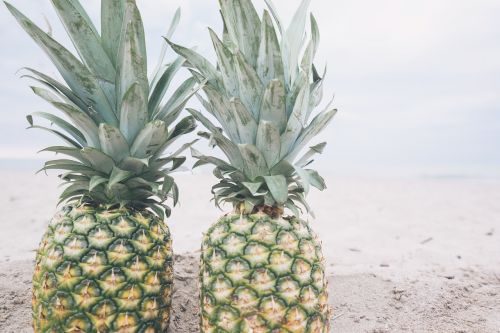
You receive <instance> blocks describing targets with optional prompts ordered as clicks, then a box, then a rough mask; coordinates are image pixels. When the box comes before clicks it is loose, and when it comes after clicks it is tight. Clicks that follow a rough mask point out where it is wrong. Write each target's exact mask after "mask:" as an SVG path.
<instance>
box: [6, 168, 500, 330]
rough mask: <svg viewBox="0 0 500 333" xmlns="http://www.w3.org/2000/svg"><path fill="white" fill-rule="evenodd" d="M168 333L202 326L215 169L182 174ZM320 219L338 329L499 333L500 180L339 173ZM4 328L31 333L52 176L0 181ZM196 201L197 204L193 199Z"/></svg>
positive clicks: (319, 207) (18, 175)
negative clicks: (201, 271) (200, 282)
mask: <svg viewBox="0 0 500 333" xmlns="http://www.w3.org/2000/svg"><path fill="white" fill-rule="evenodd" d="M178 179H179V186H180V187H181V190H184V191H183V192H182V200H183V204H182V205H181V206H180V207H178V209H176V210H175V211H174V215H173V216H172V218H171V220H170V221H169V222H168V223H169V225H170V227H171V229H172V234H173V237H174V250H176V252H177V253H184V254H182V255H177V256H176V260H175V263H176V266H175V275H176V278H175V284H174V288H175V293H174V302H173V303H174V306H173V314H172V322H171V327H170V332H198V329H197V325H198V318H197V303H198V301H197V298H196V294H197V292H196V288H197V287H196V285H197V283H196V280H197V262H198V259H197V258H198V253H196V250H197V248H198V247H199V240H200V238H201V233H202V232H203V231H204V230H206V229H207V228H208V226H209V225H210V223H212V222H213V221H214V220H215V219H216V218H217V216H218V215H220V214H221V212H220V211H218V210H217V209H215V208H213V207H212V204H211V203H210V202H209V199H210V193H209V187H210V184H211V182H212V180H211V179H210V177H207V176H204V175H192V174H183V175H180V176H179V177H178ZM328 184H329V185H330V189H329V190H327V191H326V192H324V193H312V194H311V196H310V198H311V203H312V206H313V207H314V208H315V210H316V215H317V219H316V220H312V219H311V221H310V223H311V225H312V227H313V228H314V229H315V230H316V232H317V233H318V234H319V235H320V238H321V239H322V240H323V248H324V252H325V256H326V258H327V274H328V280H329V284H330V297H331V304H332V306H333V308H334V312H335V313H334V316H335V317H334V320H333V321H332V332H339V333H356V332H370V333H377V332H378V333H382V332H387V333H389V332H391V333H392V332H436V333H437V332H439V333H447V332H453V333H459V332H463V333H465V332H467V333H469V332H473V333H476V332H484V333H491V332H500V315H499V313H500V200H499V199H500V181H497V180H492V179H463V178H449V179H448V178H444V179H438V178H412V179H383V178H378V179H360V178H356V179H354V178H346V177H338V176H337V177H329V178H328ZM0 188H1V189H2V190H1V194H0V206H1V207H3V208H2V213H1V214H2V232H0V332H2V333H4V332H5V333H9V332H31V331H32V330H31V329H30V309H29V308H30V285H31V283H30V280H31V269H32V265H33V264H32V260H33V255H34V254H33V250H34V249H35V248H36V246H37V243H38V241H39V238H40V237H41V233H42V232H43V230H44V229H45V226H46V223H47V218H48V217H50V216H51V215H52V214H53V213H54V206H55V202H56V196H57V189H56V186H55V185H54V184H53V179H52V178H51V177H44V176H37V177H34V176H32V175H31V174H29V173H26V172H10V173H9V174H8V175H7V176H4V177H2V180H1V181H0ZM192 207H197V209H193V208H192Z"/></svg>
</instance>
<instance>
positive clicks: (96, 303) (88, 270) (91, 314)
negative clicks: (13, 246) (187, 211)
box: [32, 206, 173, 333]
mask: <svg viewBox="0 0 500 333" xmlns="http://www.w3.org/2000/svg"><path fill="white" fill-rule="evenodd" d="M171 244H172V243H171V238H170V232H169V229H168V227H167V226H166V225H165V224H164V222H163V221H162V220H160V219H159V218H158V217H156V216H154V215H153V214H151V213H150V212H148V211H134V210H129V209H115V210H107V209H104V208H95V207H90V206H79V207H78V206H77V207H74V206H66V207H64V208H63V209H62V210H61V211H60V212H59V213H57V214H56V215H55V216H54V218H53V219H52V221H51V222H50V224H49V228H48V231H47V232H46V233H45V235H44V237H43V239H42V242H41V243H40V247H39V250H38V252H37V257H36V265H35V272H34V275H33V299H32V309H33V327H34V330H35V332H36V333H39V332H43V333H49V332H50V333H55V332H57V333H59V332H75V333H76V332H78V333H90V332H100V333H106V332H121V333H125V332H127V333H132V332H149V333H153V332H164V331H165V330H166V329H167V327H168V324H169V319H170V303H171V286H172V279H173V269H172V268H173V267H172V246H171Z"/></svg>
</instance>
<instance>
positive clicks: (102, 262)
mask: <svg viewBox="0 0 500 333" xmlns="http://www.w3.org/2000/svg"><path fill="white" fill-rule="evenodd" d="M52 3H53V5H54V8H55V9H56V11H57V13H58V15H59V17H60V19H61V21H62V23H63V24H64V26H65V28H66V31H67V32H68V34H69V36H70V38H71V40H72V42H73V44H74V46H75V48H76V50H77V51H78V55H79V56H78V57H77V56H75V55H73V54H72V53H71V52H69V51H68V50H67V49H66V48H65V47H64V46H63V45H61V44H60V43H58V42H57V41H56V40H54V39H53V38H52V36H50V34H47V33H45V32H43V31H42V30H41V29H40V28H38V27H37V26H36V25H35V24H34V23H33V22H32V21H30V20H29V19H28V18H27V17H25V16H24V15H23V14H22V13H20V12H19V11H18V10H17V9H15V8H14V7H13V6H12V5H10V4H7V7H8V9H9V10H10V12H11V13H12V14H13V15H14V17H15V18H16V19H17V20H18V22H19V23H20V25H21V26H22V27H23V28H24V30H25V31H26V32H27V33H28V34H29V35H30V36H31V37H32V38H33V39H34V40H35V42H36V43H37V44H38V45H39V46H40V47H41V48H42V49H43V50H44V51H45V52H46V53H47V54H48V56H49V57H50V59H51V60H52V62H53V63H54V65H55V66H56V67H57V69H58V71H59V73H60V74H61V77H62V78H63V80H64V82H65V83H61V82H60V81H58V80H57V79H54V78H52V77H50V76H48V75H46V74H43V73H41V72H39V71H36V70H34V69H29V68H28V69H27V71H28V72H29V74H27V75H26V76H28V77H30V78H32V79H34V80H35V81H36V82H37V83H39V86H37V87H32V89H33V91H34V92H35V94H37V95H38V96H40V97H42V98H43V99H45V100H46V101H47V102H49V103H50V104H51V105H52V106H53V107H55V109H57V110H58V111H60V113H61V114H62V116H60V115H58V114H56V113H54V112H52V113H48V112H37V113H35V114H33V115H30V116H28V121H29V123H30V125H31V127H33V128H41V129H44V130H47V131H49V132H51V133H53V134H55V135H56V136H58V137H60V138H62V139H63V140H64V142H65V143H66V145H64V146H53V147H49V148H47V149H45V151H48V152H55V153H57V154H58V155H63V156H66V157H65V158H61V159H56V160H51V161H48V162H46V163H45V166H44V167H43V168H42V170H50V169H57V170H63V171H64V174H62V175H61V176H60V178H61V179H63V180H64V181H65V190H64V192H63V193H62V194H61V202H64V203H65V206H64V207H63V208H62V209H61V211H60V212H59V213H57V214H56V215H55V216H54V218H53V219H52V221H51V223H50V225H49V227H48V231H47V232H46V233H45V235H44V237H43V239H42V242H41V244H40V248H39V250H38V252H37V256H36V267H35V272H34V276H33V302H32V309H33V327H34V331H35V332H36V333H41V332H44V333H49V332H50V333H62V332H80V333H83V332H87V333H90V332H100V333H105V332H123V333H125V332H164V331H165V330H166V329H167V327H168V324H169V317H170V302H171V287H172V275H173V270H172V264H173V263H172V248H171V238H170V233H169V229H168V227H167V225H166V224H165V223H164V216H165V215H166V216H169V215H170V208H169V207H168V206H167V205H166V204H165V201H166V200H167V198H169V197H171V198H173V202H174V205H175V204H176V203H177V200H178V188H177V186H176V184H175V182H174V179H173V178H172V176H170V173H171V172H173V171H174V170H176V169H177V168H179V167H180V166H181V165H182V164H183V162H184V160H185V157H183V156H180V154H181V153H182V151H183V150H184V149H185V148H187V147H188V146H189V145H190V144H185V145H184V146H182V147H180V148H179V149H178V150H177V151H174V152H172V151H169V154H167V150H169V149H170V147H171V144H172V143H173V142H174V141H175V140H176V139H177V138H179V137H180V136H181V135H183V134H185V133H188V132H191V131H192V130H194V128H195V121H194V118H193V117H192V116H189V117H186V118H184V119H182V120H180V121H178V122H177V119H178V116H179V113H180V112H181V111H182V109H183V108H184V106H185V104H186V102H187V100H188V99H189V98H190V97H191V96H192V95H193V94H194V93H195V91H196V89H197V88H196V85H197V84H196V80H194V79H193V78H191V79H188V80H186V81H184V82H183V83H182V84H181V85H180V86H179V87H178V88H177V89H176V90H174V92H173V93H172V95H171V96H170V98H168V100H166V101H164V100H165V94H166V92H167V89H168V88H169V84H170V82H171V81H172V79H173V77H174V75H175V74H176V72H177V71H178V70H179V68H180V67H182V65H183V64H184V60H183V58H182V57H179V58H178V59H176V60H175V61H173V62H172V63H170V64H168V65H165V64H164V63H163V56H162V57H161V58H162V59H161V61H160V64H159V65H158V68H157V70H156V71H155V74H154V75H153V77H152V79H151V80H149V79H148V75H147V61H146V46H145V40H144V29H143V24H142V20H141V17H140V13H139V11H138V9H137V6H136V3H135V1H133V0H102V1H101V5H102V21H101V31H100V33H99V32H97V30H96V28H95V26H94V24H93V23H92V22H91V20H90V19H89V17H88V15H87V13H86V12H85V10H84V9H83V8H82V6H81V4H80V3H79V1H77V0H52ZM178 19H179V12H177V13H176V15H175V16H174V21H173V22H172V25H171V27H170V30H169V32H168V34H167V36H171V35H172V33H173V31H174V29H175V27H176V25H177V23H178ZM163 54H164V53H163ZM34 118H37V119H45V120H48V121H49V122H50V123H51V126H49V127H43V126H42V125H39V124H38V123H36V124H35V122H34Z"/></svg>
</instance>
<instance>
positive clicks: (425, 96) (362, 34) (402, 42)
mask: <svg viewBox="0 0 500 333" xmlns="http://www.w3.org/2000/svg"><path fill="white" fill-rule="evenodd" d="M12 3H13V4H14V5H16V6H17V7H18V8H19V9H21V10H22V11H23V12H25V13H26V14H27V15H28V16H29V17H30V18H32V19H33V20H34V21H35V22H37V23H39V24H40V26H42V27H47V25H46V23H45V22H44V16H45V17H46V18H47V19H48V21H50V22H51V24H52V29H53V33H54V36H55V37H56V39H58V40H62V41H65V42H66V43H65V44H66V45H67V46H70V45H71V43H70V41H69V39H68V38H67V36H66V34H65V32H64V29H63V27H62V26H61V24H60V23H59V22H58V19H57V15H56V14H55V12H54V10H53V9H52V7H51V4H50V2H49V1H32V0H12ZM138 3H139V6H140V8H141V10H142V14H143V18H144V21H145V25H146V35H147V37H148V49H149V57H150V61H151V62H150V63H151V66H150V69H153V67H154V65H155V64H156V60H157V57H158V54H159V52H160V48H161V46H162V39H161V36H162V34H164V33H165V32H166V30H167V28H168V25H169V22H170V19H171V17H172V15H173V13H174V10H175V9H176V8H177V7H178V6H181V5H182V7H183V12H182V18H181V23H180V26H179V28H178V31H177V33H176V34H175V35H174V38H173V39H174V40H177V41H182V42H183V43H184V44H189V45H191V46H198V50H199V51H201V52H202V53H204V54H205V55H206V56H207V57H209V58H211V59H213V51H212V46H211V44H210V39H209V38H208V32H207V29H206V28H207V26H211V27H215V28H216V30H218V31H220V30H221V20H220V17H219V16H218V15H216V14H215V13H217V10H218V9H217V1H215V0H214V1H200V0H182V1H181V0H162V1H147V0H138ZM255 3H256V5H257V6H258V7H259V10H261V9H263V8H264V5H263V3H264V2H263V1H255ZM275 3H276V6H277V7H278V10H279V12H280V13H281V16H282V19H284V20H285V21H289V20H290V18H291V17H292V15H293V11H294V10H295V8H296V7H297V6H298V4H299V0H275ZM85 5H86V8H88V9H89V11H90V13H91V16H92V17H93V18H94V19H95V22H98V21H99V20H98V18H99V7H100V1H98V0H86V1H85ZM311 10H312V12H313V13H314V14H315V15H316V17H317V20H318V22H319V25H320V31H321V44H320V50H319V54H318V57H317V62H316V63H317V67H318V68H323V67H324V66H325V65H326V64H327V65H328V74H327V78H326V82H327V83H326V85H325V102H327V100H328V99H329V98H330V96H333V94H335V107H337V108H338V109H339V111H340V112H339V113H338V115H337V118H336V120H335V121H334V122H333V124H332V126H330V127H329V128H328V129H327V130H326V131H325V132H324V133H323V135H322V139H325V140H327V141H328V143H329V146H328V148H327V149H326V153H325V154H324V155H323V156H321V157H320V158H318V159H317V162H316V163H317V164H316V165H317V167H318V168H319V169H320V170H321V171H323V173H324V172H327V173H328V172H330V173H336V174H342V175H344V174H348V175H355V176H357V175H382V176H389V177H390V176H427V177H429V176H430V177H482V178H484V177H486V178H490V177H498V176H499V175H500V149H499V142H500V60H499V59H500V43H498V40H499V38H500V26H499V23H498V22H500V2H499V1H497V0H477V1H467V0H465V1H454V0H440V1H434V0H423V1H399V0H380V1H370V0H335V1H319V0H315V1H312V6H311ZM47 29H48V28H47ZM0 39H1V40H2V45H3V46H2V48H0V59H1V61H0V91H1V95H0V103H1V104H0V105H1V106H2V110H3V112H2V116H1V117H0V128H1V130H0V168H6V167H16V168H17V167H23V168H31V169H33V170H35V167H37V166H39V164H40V163H38V164H37V163H36V162H34V161H33V160H34V159H37V158H43V156H37V155H36V154H35V152H36V151H37V150H39V149H41V148H43V147H45V146H46V145H48V144H50V143H53V142H54V139H53V138H52V137H51V136H50V134H46V133H43V132H40V131H31V132H29V133H27V132H26V131H24V128H25V127H26V126H27V123H26V120H25V118H24V117H25V115H26V114H28V113H29V112H33V111H42V110H46V109H47V108H48V106H47V105H46V104H45V103H44V102H43V101H41V100H39V99H38V98H37V97H35V96H34V95H33V94H31V92H30V90H29V88H28V83H29V82H28V80H22V79H19V78H18V77H19V76H20V73H17V74H16V71H17V70H19V69H20V68H21V67H23V66H30V67H35V68H37V69H40V70H42V71H43V72H48V73H51V74H54V75H57V74H55V70H54V67H53V66H52V65H51V64H50V63H49V61H48V58H47V57H46V56H45V55H44V54H43V53H42V52H41V51H40V50H39V49H38V47H37V46H36V45H35V44H34V43H33V42H32V41H31V40H30V39H29V37H28V36H27V35H26V34H25V33H24V32H23V31H22V30H21V28H20V27H19V26H18V25H17V23H16V22H15V21H14V19H13V18H12V17H10V15H9V13H8V12H7V11H6V10H0ZM21 73H22V72H21ZM192 105H194V106H196V102H195V101H194V100H193V103H192ZM28 160H29V161H28Z"/></svg>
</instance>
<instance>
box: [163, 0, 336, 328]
mask: <svg viewBox="0 0 500 333" xmlns="http://www.w3.org/2000/svg"><path fill="white" fill-rule="evenodd" d="M219 2H220V5H221V13H222V16H223V20H224V32H223V36H222V38H219V37H218V36H217V35H216V34H215V33H214V32H213V31H210V34H211V37H212V41H213V44H214V48H215V51H216V54H217V59H218V62H217V66H213V65H211V64H210V63H209V62H208V61H207V60H206V59H205V58H203V57H202V56H201V55H199V54H197V53H195V52H193V51H192V50H190V49H187V48H184V47H181V46H179V45H176V44H173V43H171V45H172V47H173V49H174V50H175V51H176V52H177V53H179V54H180V55H183V56H184V57H186V59H187V61H188V66H189V67H190V68H191V71H192V73H193V76H194V77H196V78H197V79H198V80H200V81H206V82H207V83H206V85H205V86H204V88H203V90H204V93H205V95H206V97H207V99H205V98H204V97H202V96H199V98H200V100H201V102H202V104H203V105H204V107H205V108H206V109H207V111H208V112H209V113H210V115H211V116H212V117H213V118H215V119H216V120H217V122H218V124H219V125H220V127H221V128H219V127H217V126H216V125H214V124H213V123H212V121H211V120H210V119H209V118H207V117H205V116H204V115H203V114H202V113H200V112H198V111H196V110H190V112H191V114H192V115H194V116H195V117H196V118H197V119H198V120H199V121H200V122H201V123H202V124H203V125H204V126H205V127H206V128H207V130H208V132H201V133H200V135H201V136H203V137H205V138H207V139H209V140H210V144H211V145H212V146H218V147H219V148H220V149H221V150H222V151H223V152H224V154H225V155H226V157H227V159H228V161H224V160H222V159H220V158H217V157H214V156H207V155H204V154H202V153H200V152H198V151H196V150H194V149H193V150H192V153H193V156H194V157H196V158H197V159H198V161H197V164H196V165H202V164H213V165H215V170H214V174H215V176H216V177H217V178H218V179H219V180H220V181H219V183H218V184H216V185H215V186H214V187H213V194H214V197H215V201H216V203H217V204H219V203H224V202H229V203H232V204H233V206H234V212H233V213H231V214H229V215H226V216H224V217H222V218H221V219H220V220H219V221H218V222H216V223H215V225H214V226H212V227H211V228H210V229H209V231H208V232H207V234H206V235H205V236H204V240H203V244H202V256H201V276H200V279H201V317H202V318H201V330H202V332H253V333H256V332H321V333H323V332H328V330H329V320H330V307H329V305H328V294H327V283H326V280H325V276H324V263H323V257H322V254H321V246H320V243H319V241H318V239H317V238H316V236H315V235H314V233H313V232H312V231H311V229H310V228H309V226H308V223H307V222H305V221H303V220H301V219H300V218H299V211H300V207H303V208H305V210H306V211H308V212H309V213H310V214H312V212H311V211H310V209H309V205H308V204H307V202H306V200H305V197H306V194H307V193H308V191H309V189H310V187H311V186H313V187H316V188H318V189H320V190H323V189H324V188H325V183H324V180H323V179H322V178H321V177H320V176H319V174H318V173H317V172H316V171H315V170H312V169H310V168H309V165H310V164H311V162H312V157H313V156H314V155H315V154H316V153H321V152H322V151H323V149H324V147H325V145H326V144H325V143H320V144H317V145H314V146H312V147H310V149H309V150H308V151H307V152H305V154H304V155H302V156H300V157H299V154H300V152H301V151H302V150H303V148H305V146H306V145H307V144H308V143H309V141H310V140H311V139H312V138H314V137H315V136H316V135H317V134H318V133H319V132H320V131H321V130H322V129H324V128H325V127H326V126H327V124H328V123H329V122H330V120H331V119H332V117H333V116H334V114H335V110H328V107H327V108H326V109H325V110H324V111H322V112H319V113H317V114H315V115H314V116H313V114H314V109H315V107H316V106H318V105H319V103H320V101H321V99H322V85H323V78H322V77H320V76H319V75H318V72H317V71H316V68H315V66H314V65H313V59H314V55H315V53H316V50H317V47H318V41H319V32H318V28H317V25H316V21H315V19H314V17H313V16H312V15H311V16H310V24H311V29H310V33H309V34H308V36H307V34H306V24H307V13H308V11H307V8H308V5H309V3H310V0H304V1H303V2H302V4H301V5H300V8H299V9H298V11H297V13H296V14H295V16H294V18H293V20H292V23H291V25H290V27H289V28H287V29H286V30H285V28H284V27H283V25H282V24H281V21H280V20H279V19H278V15H277V13H276V11H275V9H274V6H273V4H272V3H271V1H270V0H268V1H266V2H267V5H268V8H269V11H267V10H266V11H264V14H263V16H262V19H260V18H259V16H258V14H257V12H256V10H255V8H254V6H253V4H252V2H251V0H220V1H219ZM270 13H271V14H270ZM276 28H277V29H278V31H279V35H278V33H277V32H276ZM305 41H306V42H307V43H306V44H305V43H304V42H305ZM284 209H289V211H290V212H291V213H292V214H293V215H292V217H284V216H283V214H284Z"/></svg>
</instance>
